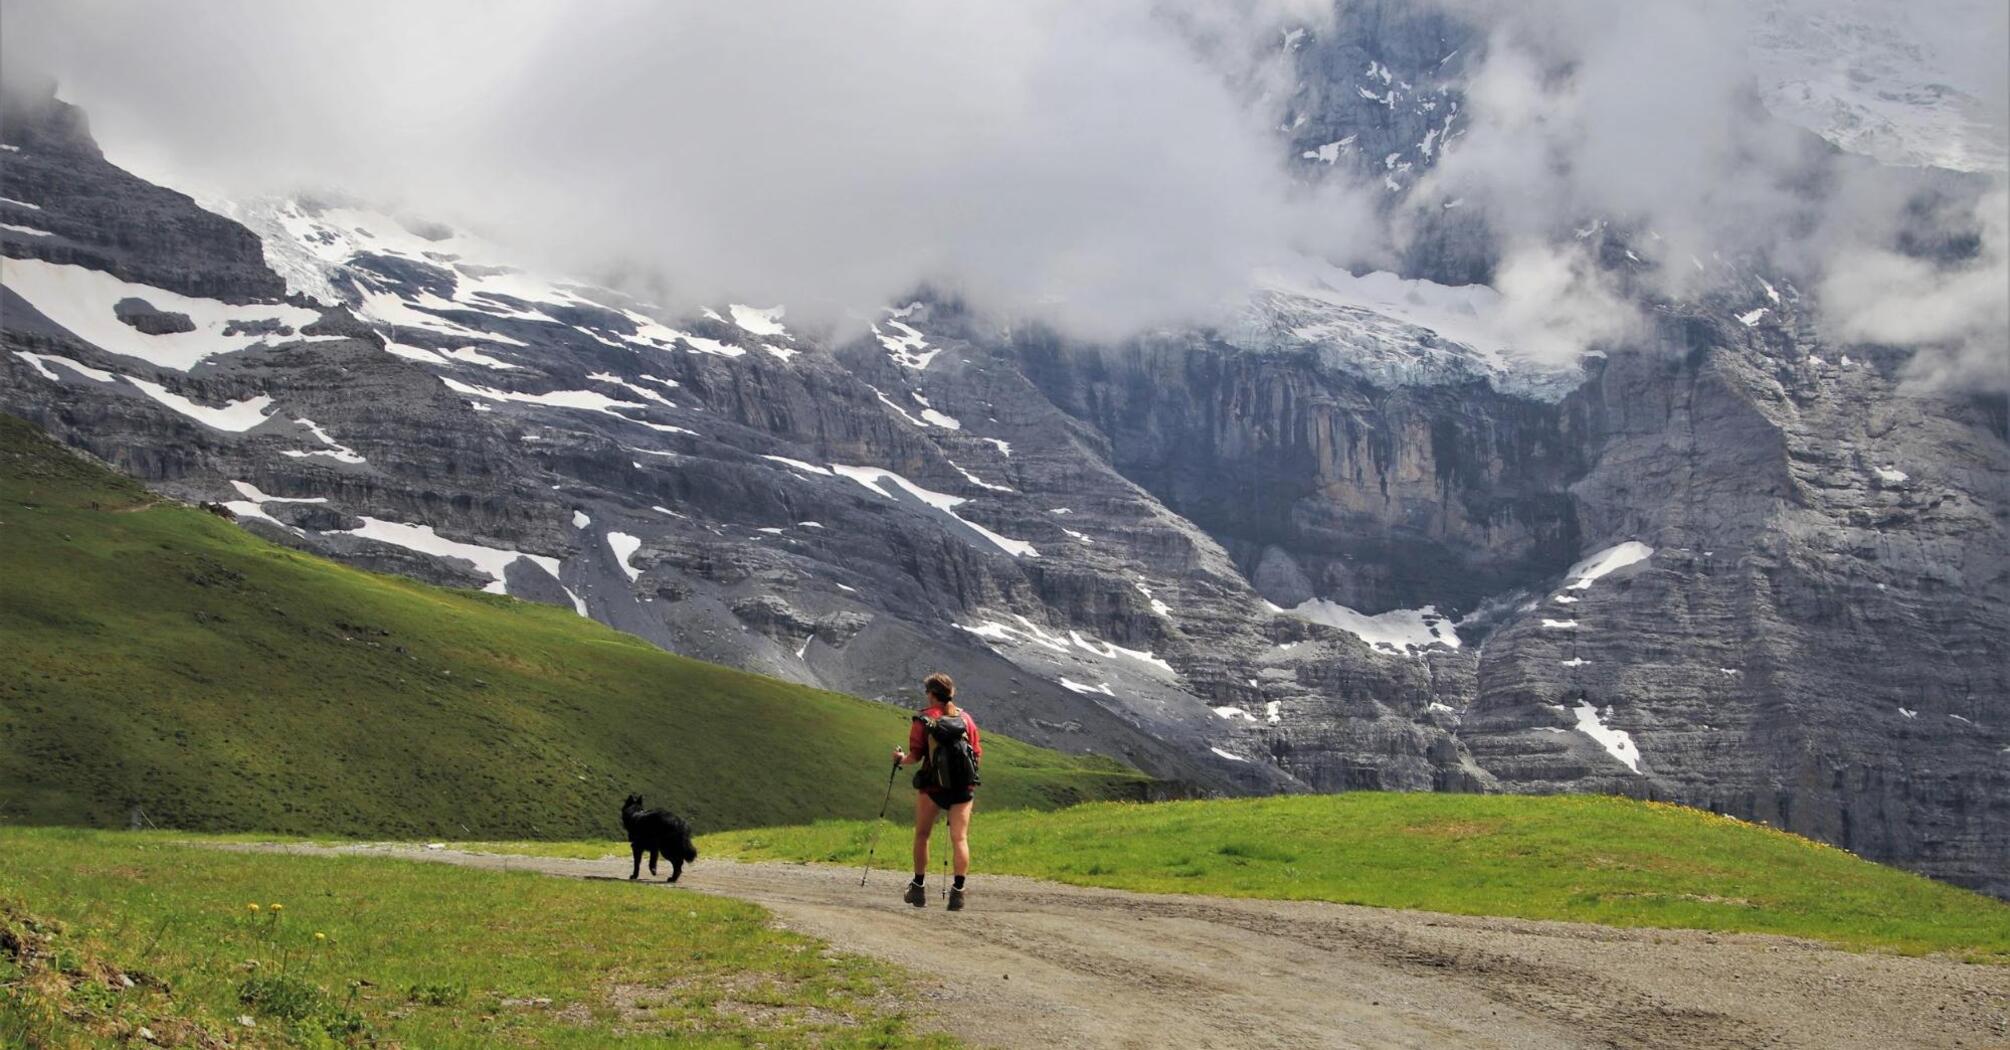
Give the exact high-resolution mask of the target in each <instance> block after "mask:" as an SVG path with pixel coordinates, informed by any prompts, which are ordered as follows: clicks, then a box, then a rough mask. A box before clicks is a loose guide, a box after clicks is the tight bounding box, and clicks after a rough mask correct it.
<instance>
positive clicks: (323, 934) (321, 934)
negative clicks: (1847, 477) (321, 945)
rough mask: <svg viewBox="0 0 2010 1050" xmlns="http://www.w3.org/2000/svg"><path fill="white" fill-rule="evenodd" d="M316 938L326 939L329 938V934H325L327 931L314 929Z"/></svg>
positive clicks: (318, 939) (319, 939)
mask: <svg viewBox="0 0 2010 1050" xmlns="http://www.w3.org/2000/svg"><path fill="white" fill-rule="evenodd" d="M314 939H315V940H317V941H325V940H327V939H328V935H327V934H325V933H322V932H321V931H320V930H315V931H314Z"/></svg>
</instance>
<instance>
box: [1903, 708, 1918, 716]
mask: <svg viewBox="0 0 2010 1050" xmlns="http://www.w3.org/2000/svg"><path fill="white" fill-rule="evenodd" d="M1898 713H1899V714H1902V715H1904V716H1905V717H1907V718H1918V717H1919V712H1917V711H1914V710H1913V709H1911V708H1909V707H1901V708H1899V709H1898Z"/></svg>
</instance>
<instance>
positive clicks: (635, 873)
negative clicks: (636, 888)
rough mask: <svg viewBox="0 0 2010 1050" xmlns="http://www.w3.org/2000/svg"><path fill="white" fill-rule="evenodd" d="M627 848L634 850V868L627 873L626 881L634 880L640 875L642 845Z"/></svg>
mask: <svg viewBox="0 0 2010 1050" xmlns="http://www.w3.org/2000/svg"><path fill="white" fill-rule="evenodd" d="M629 848H630V849H632V850H634V851H635V870H634V871H631V872H629V873H628V881H630V882H634V881H635V880H636V879H639V878H641V877H642V847H640V846H630V847H629Z"/></svg>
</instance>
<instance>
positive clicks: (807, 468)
mask: <svg viewBox="0 0 2010 1050" xmlns="http://www.w3.org/2000/svg"><path fill="white" fill-rule="evenodd" d="M761 458H762V459H771V460H774V461H775V462H777V463H780V464H782V465H783V466H785V467H789V468H790V469H792V470H800V471H802V472H803V473H805V474H815V475H817V476H818V477H825V478H828V477H831V476H832V475H831V472H830V471H828V470H825V469H824V468H822V467H819V466H817V465H816V464H815V463H805V462H803V461H802V460H800V459H790V458H789V457H787V456H762V457H761Z"/></svg>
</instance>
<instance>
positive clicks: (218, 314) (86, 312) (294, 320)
mask: <svg viewBox="0 0 2010 1050" xmlns="http://www.w3.org/2000/svg"><path fill="white" fill-rule="evenodd" d="M0 284H5V285H6V286H7V288H8V289H9V290H11V291H12V292H14V294H16V295H19V296H20V297H21V298H23V299H25V300H27V301H28V303H29V304H30V305H32V306H34V307H35V309H37V310H40V311H41V312H42V313H43V314H44V315H46V316H47V317H48V318H49V320H51V321H54V322H55V323H56V324H58V325H61V326H62V327H63V328H65V329H67V330H68V331H69V332H71V333H72V334H74V335H75V336H77V338H79V339H82V340H83V341H85V342H87V343H90V344H91V345H93V346H95V347H97V348H98V349H100V350H103V351H105V352H106V353H111V354H121V355H124V356H126V357H136V358H139V359H140V360H142V361H146V362H149V363H151V364H155V365H159V366H160V367H162V368H172V369H175V370H176V371H181V372H186V371H188V370H189V369H191V368H194V367H195V366H196V365H197V364H200V363H201V362H202V361H204V360H206V359H208V358H211V357H214V356H216V355H218V354H227V353H233V352H235V351H238V350H243V349H245V348H247V347H250V346H255V345H257V344H259V343H263V342H265V341H267V340H268V339H275V338H279V337H276V336H264V335H242V334H240V335H231V336H226V335H224V334H223V330H224V328H225V327H226V326H227V325H229V323H230V322H232V321H263V320H275V321H278V322H279V323H280V324H283V325H287V326H290V327H293V328H296V329H297V328H300V327H301V326H303V325H309V324H313V323H314V322H315V321H318V320H320V319H321V314H320V313H319V312H318V311H315V310H308V309H304V308H302V307H298V306H288V305H285V304H283V303H278V304H270V305H267V304H261V303H252V304H248V305H243V306H237V305H233V304H231V303H226V302H223V301H221V300H217V299H199V298H195V297H193V296H187V295H182V294H179V293H177V292H170V291H168V290H167V289H165V288H155V287H153V286H151V285H145V284H133V283H131V282H129V281H121V280H119V279H118V278H116V277H113V276H112V275H110V274H108V273H101V272H99V271H97V270H90V269H86V268H84V267H82V266H69V265H62V264H57V263H49V262H43V261H42V260H40V259H11V258H10V259H0ZM121 299H144V300H146V302H147V303H148V305H150V306H152V307H153V308H154V309H156V310H165V311H168V312H170V313H180V314H187V315H188V318H189V320H190V321H192V322H194V324H195V330H194V331H192V332H171V333H168V334H166V335H148V334H146V333H145V332H142V331H140V330H139V329H137V328H134V327H133V326H131V325H129V324H127V323H125V322H124V321H121V320H119V318H118V315H117V314H115V313H113V307H114V306H115V305H116V304H117V303H118V302H119V301H120V300H121ZM292 338H299V339H303V340H305V341H307V342H315V341H321V340H327V339H340V338H342V337H341V336H302V337H289V340H288V341H291V339H292Z"/></svg>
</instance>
